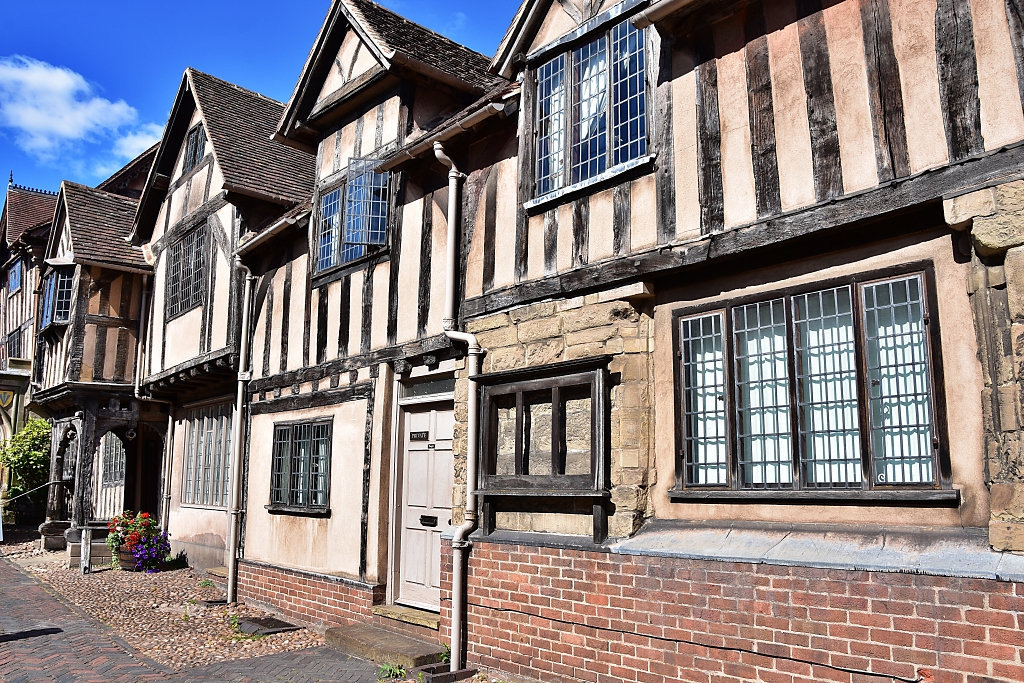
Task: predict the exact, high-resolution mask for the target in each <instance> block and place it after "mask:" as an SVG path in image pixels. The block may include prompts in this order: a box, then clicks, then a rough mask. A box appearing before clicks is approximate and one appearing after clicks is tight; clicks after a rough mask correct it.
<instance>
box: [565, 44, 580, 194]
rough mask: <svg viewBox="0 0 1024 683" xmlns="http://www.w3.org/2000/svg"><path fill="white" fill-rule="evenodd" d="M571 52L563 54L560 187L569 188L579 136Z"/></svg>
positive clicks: (574, 74)
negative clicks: (562, 131) (562, 155)
mask: <svg viewBox="0 0 1024 683" xmlns="http://www.w3.org/2000/svg"><path fill="white" fill-rule="evenodd" d="M572 53H573V51H572V50H569V51H568V52H566V53H565V77H564V83H565V85H566V87H565V119H564V121H565V126H566V128H567V129H568V130H566V133H567V135H566V136H565V138H566V141H567V143H568V144H567V145H565V147H566V148H567V149H566V150H565V152H564V153H563V154H564V157H563V161H562V166H563V168H562V174H563V178H562V187H569V185H571V184H572V164H573V156H572V155H573V150H575V149H576V142H577V139H578V136H579V134H580V128H579V120H578V118H577V115H578V114H579V110H578V109H577V107H576V102H577V100H578V99H579V98H578V94H579V93H578V92H577V89H578V88H579V82H578V80H577V78H576V63H575V61H573V58H572Z"/></svg>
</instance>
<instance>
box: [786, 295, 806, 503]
mask: <svg viewBox="0 0 1024 683" xmlns="http://www.w3.org/2000/svg"><path fill="white" fill-rule="evenodd" d="M782 301H783V307H784V308H785V311H786V369H787V371H788V372H789V383H788V384H789V423H790V439H791V440H792V441H791V443H792V447H791V448H790V449H789V455H790V460H791V462H792V467H793V488H794V489H796V490H800V489H802V488H803V485H804V477H803V472H802V471H801V467H800V462H801V455H802V453H803V448H804V444H803V440H802V439H801V438H800V400H799V396H798V392H799V387H798V386H797V385H798V384H799V379H798V375H797V371H796V322H795V321H794V320H793V298H792V297H789V296H786V297H783V299H782Z"/></svg>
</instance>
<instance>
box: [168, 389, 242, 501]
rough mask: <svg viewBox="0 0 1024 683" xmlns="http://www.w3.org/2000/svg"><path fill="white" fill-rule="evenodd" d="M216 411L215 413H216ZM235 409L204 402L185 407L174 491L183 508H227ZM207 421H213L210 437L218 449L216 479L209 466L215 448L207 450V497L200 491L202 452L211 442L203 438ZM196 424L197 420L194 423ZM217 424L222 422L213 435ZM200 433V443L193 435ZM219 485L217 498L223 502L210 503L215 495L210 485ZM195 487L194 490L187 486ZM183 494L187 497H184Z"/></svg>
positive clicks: (201, 485) (232, 405)
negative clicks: (178, 476)
mask: <svg viewBox="0 0 1024 683" xmlns="http://www.w3.org/2000/svg"><path fill="white" fill-rule="evenodd" d="M218 411H219V412H218ZM234 420H235V410H234V404H232V403H224V402H217V403H205V404H202V405H193V406H188V408H187V412H186V414H185V419H184V422H185V425H184V427H185V430H184V431H185V443H184V448H183V450H184V453H183V458H182V463H181V490H180V491H179V492H178V500H179V502H180V504H181V505H183V506H185V507H200V508H209V509H217V510H222V509H227V507H228V504H229V502H230V500H229V497H230V486H231V455H232V444H231V437H232V435H233V431H232V428H233V426H234ZM207 421H212V422H213V424H214V435H215V436H214V439H215V441H216V442H217V445H219V446H220V448H221V453H220V457H221V466H220V472H219V475H220V478H219V479H218V478H217V474H218V472H217V471H216V469H215V468H214V466H213V463H214V461H215V458H216V451H212V452H211V453H210V457H211V462H210V467H209V468H208V469H209V471H210V480H209V483H210V490H209V496H206V495H205V492H204V491H203V488H202V487H203V485H204V484H205V483H206V480H205V478H204V476H203V471H204V470H205V469H207V468H206V466H205V455H206V450H205V447H206V444H208V443H213V441H209V440H207V439H206V435H207V434H208V433H209V431H208V430H206V429H205V426H206V424H207ZM197 423H201V426H198V425H197ZM218 423H221V424H222V427H223V431H222V433H221V435H220V438H217V437H216V428H217V426H218ZM200 432H202V435H203V442H202V443H201V444H200V443H199V440H198V439H197V438H196V436H197V435H198V434H199V433H200ZM200 448H203V449H204V450H203V452H202V453H200V450H199V449H200ZM215 484H219V487H220V489H221V497H222V498H223V501H222V502H220V503H217V502H213V501H214V500H215V498H216V496H215V495H214V485H215ZM192 486H196V487H197V488H196V489H193V488H191V487H192ZM187 496H190V497H189V498H188V499H186V497H187Z"/></svg>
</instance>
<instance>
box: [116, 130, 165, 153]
mask: <svg viewBox="0 0 1024 683" xmlns="http://www.w3.org/2000/svg"><path fill="white" fill-rule="evenodd" d="M163 134H164V129H163V126H158V125H157V124H155V123H144V124H142V125H141V126H139V127H138V128H137V129H135V130H133V131H130V132H128V133H125V134H124V135H122V136H121V137H120V138H118V139H117V140H115V141H114V154H116V155H118V156H119V157H121V158H122V159H134V158H135V157H137V156H139V155H140V154H142V153H143V152H145V151H146V150H147V149H149V148H150V147H152V146H153V145H155V144H156V143H158V142H160V138H161V137H162V136H163Z"/></svg>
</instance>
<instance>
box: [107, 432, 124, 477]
mask: <svg viewBox="0 0 1024 683" xmlns="http://www.w3.org/2000/svg"><path fill="white" fill-rule="evenodd" d="M125 460H126V454H125V450H124V443H122V442H121V439H120V438H119V437H118V436H117V435H116V434H114V433H113V432H107V433H106V434H104V435H103V478H102V484H101V486H102V487H103V488H105V489H109V488H116V487H118V486H124V471H125Z"/></svg>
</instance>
